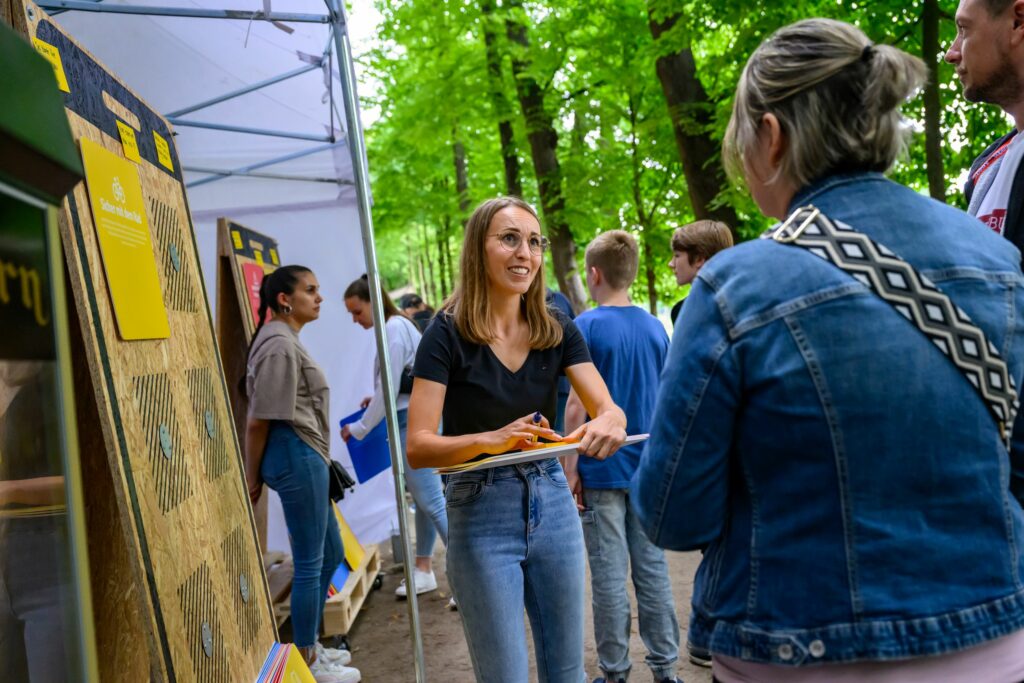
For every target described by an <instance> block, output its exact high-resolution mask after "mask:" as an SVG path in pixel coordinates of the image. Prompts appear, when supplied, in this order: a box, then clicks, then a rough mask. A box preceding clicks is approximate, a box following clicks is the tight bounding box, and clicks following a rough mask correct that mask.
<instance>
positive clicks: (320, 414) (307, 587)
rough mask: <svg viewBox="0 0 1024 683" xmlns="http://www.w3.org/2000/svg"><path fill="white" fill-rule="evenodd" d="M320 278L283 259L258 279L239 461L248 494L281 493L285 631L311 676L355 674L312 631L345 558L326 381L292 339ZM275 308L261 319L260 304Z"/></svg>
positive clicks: (331, 680) (322, 681)
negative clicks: (287, 600) (334, 504)
mask: <svg viewBox="0 0 1024 683" xmlns="http://www.w3.org/2000/svg"><path fill="white" fill-rule="evenodd" d="M321 301H323V297H321V296H320V284H319V283H318V282H317V279H316V276H315V275H313V272H312V271H311V270H309V269H308V268H304V267H302V266H283V267H281V268H278V269H277V270H275V271H274V272H272V273H270V274H268V275H266V276H264V278H263V282H262V283H261V284H260V308H259V321H260V323H259V327H257V328H256V334H255V336H254V337H253V341H252V346H251V347H250V348H249V355H248V363H247V366H246V376H245V384H246V395H247V396H248V397H249V413H248V421H247V424H246V432H245V471H246V479H247V480H248V482H249V498H250V499H251V500H252V502H253V503H254V504H255V503H256V501H257V500H259V497H260V493H261V491H262V489H263V484H264V483H266V484H267V486H269V487H270V488H272V489H274V490H275V491H276V492H277V494H278V496H279V497H280V498H281V507H282V509H283V510H284V519H285V523H286V524H287V525H288V537H289V539H290V540H291V545H292V559H293V561H294V564H295V578H294V579H293V581H292V599H291V610H292V631H293V633H294V640H295V645H296V646H297V647H299V649H300V651H301V652H302V654H303V656H304V657H305V659H306V662H307V663H309V665H310V671H312V673H313V677H314V678H315V679H316V680H317V683H352V682H355V681H359V680H360V675H359V671H358V670H356V669H352V668H350V667H347V666H345V664H348V663H349V661H350V660H351V656H350V655H349V653H348V652H346V651H344V650H330V649H325V648H323V647H322V646H321V645H320V643H319V642H318V641H317V633H318V632H319V629H320V617H321V616H322V613H323V607H324V602H325V601H326V599H327V587H328V585H329V584H330V581H331V575H332V574H334V570H335V569H337V567H338V565H339V564H340V563H341V562H342V561H343V560H344V559H345V553H344V549H343V548H342V545H341V535H340V534H339V532H338V522H337V520H335V518H334V515H333V514H332V511H331V506H330V504H329V497H328V473H327V467H328V465H327V464H328V462H329V460H330V455H329V452H330V446H329V444H330V441H329V439H330V435H329V432H328V428H327V420H328V417H327V415H328V401H329V393H330V392H329V389H328V387H327V378H326V377H325V376H324V372H323V370H321V369H320V366H319V365H317V364H316V363H315V362H314V361H313V359H312V358H311V357H310V355H309V352H307V351H306V349H305V347H303V346H302V343H301V342H300V341H299V331H300V330H302V328H303V326H305V325H306V323H309V322H312V321H314V320H316V319H317V318H319V317H320V302H321ZM268 309H269V310H270V311H272V312H273V316H272V317H271V319H270V320H269V321H268V322H266V324H264V321H265V320H266V316H267V310H268Z"/></svg>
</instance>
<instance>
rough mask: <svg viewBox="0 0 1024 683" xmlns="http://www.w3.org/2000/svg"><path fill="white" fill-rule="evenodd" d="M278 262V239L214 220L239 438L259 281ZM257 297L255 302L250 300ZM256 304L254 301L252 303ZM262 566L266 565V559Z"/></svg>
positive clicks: (225, 353)
mask: <svg viewBox="0 0 1024 683" xmlns="http://www.w3.org/2000/svg"><path fill="white" fill-rule="evenodd" d="M279 265H281V257H280V255H279V252H278V245H277V241H276V240H275V239H274V238H272V237H268V236H267V235H264V234H262V233H259V232H256V231H255V230H252V229H251V228H247V227H245V226H244V225H240V224H238V223H236V222H234V221H232V220H231V219H229V218H218V219H217V344H218V345H219V348H220V358H221V362H222V363H223V365H224V379H225V381H226V382H227V386H228V396H229V397H230V399H231V410H232V412H233V413H234V416H235V430H236V433H237V434H238V438H239V440H243V446H244V439H245V422H246V414H247V413H248V412H249V402H248V400H247V399H246V397H245V394H244V393H243V392H241V391H239V383H240V382H241V381H242V380H243V378H244V377H245V366H246V361H247V358H246V354H247V352H248V349H249V343H250V342H251V341H252V337H253V335H254V334H255V333H256V322H257V319H256V309H257V308H258V306H259V285H260V282H261V281H262V277H263V275H264V274H266V273H270V272H273V271H274V269H276V268H277V267H278V266H279ZM254 300H255V301H254ZM254 304H255V305H254ZM267 498H268V496H266V495H263V496H260V500H259V502H258V503H257V504H256V507H255V508H254V509H253V513H254V514H255V516H256V531H257V533H258V534H259V538H260V549H261V550H262V551H263V552H264V553H266V551H267ZM264 565H265V566H269V565H268V564H267V562H266V560H264Z"/></svg>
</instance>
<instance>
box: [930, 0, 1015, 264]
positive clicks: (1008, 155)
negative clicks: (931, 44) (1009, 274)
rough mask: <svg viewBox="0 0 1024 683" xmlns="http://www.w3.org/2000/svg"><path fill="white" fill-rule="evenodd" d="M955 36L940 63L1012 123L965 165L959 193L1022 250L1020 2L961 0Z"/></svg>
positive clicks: (969, 93) (973, 96)
mask: <svg viewBox="0 0 1024 683" xmlns="http://www.w3.org/2000/svg"><path fill="white" fill-rule="evenodd" d="M956 25H957V36H956V40H954V41H953V44H952V45H951V46H950V47H949V50H948V51H947V52H946V57H945V58H946V61H947V62H949V63H950V64H953V65H954V66H955V67H956V73H957V76H958V77H959V78H960V82H961V84H962V85H963V90H964V97H965V98H966V99H967V100H968V101H970V102H986V103H989V104H996V105H998V106H999V107H1001V108H1002V109H1003V111H1005V112H1006V113H1007V114H1009V115H1010V116H1011V117H1013V119H1014V123H1015V127H1014V129H1013V130H1012V131H1010V132H1009V133H1008V134H1007V135H1005V136H1003V137H1002V138H1000V139H999V140H996V141H995V142H994V143H993V144H992V145H991V146H990V147H989V148H988V149H986V150H985V151H984V152H983V153H982V154H981V156H979V157H978V158H977V159H976V160H975V161H974V164H972V166H971V171H970V174H969V175H968V178H967V183H966V185H965V187H964V192H965V194H966V196H967V201H968V213H970V214H971V215H974V216H977V217H978V218H979V219H980V220H981V221H982V222H983V223H985V224H986V225H987V226H989V227H990V228H991V229H992V230H994V231H995V232H997V233H999V234H1000V235H1003V236H1004V237H1006V238H1007V239H1008V240H1010V241H1011V242H1013V243H1014V244H1016V245H1017V247H1018V248H1019V249H1022V251H1024V174H1022V173H1021V164H1020V161H1021V158H1022V157H1024V140H1021V139H1018V138H1019V136H1018V135H1017V132H1018V131H1020V130H1021V127H1022V126H1024V0H961V2H960V6H959V7H958V8H957V12H956Z"/></svg>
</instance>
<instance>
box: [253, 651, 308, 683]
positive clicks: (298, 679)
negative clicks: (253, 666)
mask: <svg viewBox="0 0 1024 683" xmlns="http://www.w3.org/2000/svg"><path fill="white" fill-rule="evenodd" d="M256 683H316V679H315V678H313V674H311V673H310V672H309V667H308V666H306V661H305V660H304V659H303V658H302V655H301V654H299V651H298V649H297V648H296V647H295V646H294V645H291V644H289V645H283V644H281V643H274V645H273V646H272V647H271V648H270V654H268V655H267V661H265V662H264V663H263V668H262V669H260V675H259V676H258V677H257V678H256Z"/></svg>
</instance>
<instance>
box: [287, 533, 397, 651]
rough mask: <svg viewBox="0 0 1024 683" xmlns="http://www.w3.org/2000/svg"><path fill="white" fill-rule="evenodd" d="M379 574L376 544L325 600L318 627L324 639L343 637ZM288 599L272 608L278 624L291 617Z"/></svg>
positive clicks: (350, 627)
mask: <svg viewBox="0 0 1024 683" xmlns="http://www.w3.org/2000/svg"><path fill="white" fill-rule="evenodd" d="M378 574H380V550H378V549H377V546H376V545H372V546H370V547H368V548H367V549H366V556H365V557H364V558H363V561H362V563H360V565H359V566H358V567H356V568H355V569H353V570H352V571H351V572H350V573H349V575H348V580H347V581H345V585H344V586H343V587H342V589H341V591H339V592H338V593H335V594H334V595H333V596H331V598H330V599H328V600H327V604H326V605H325V606H324V618H323V620H322V622H321V625H320V631H321V634H322V635H325V636H342V635H346V634H347V633H348V632H349V631H350V630H351V629H352V624H354V623H355V621H356V618H357V617H358V616H359V610H360V609H361V608H362V606H363V603H364V602H365V601H366V596H368V595H369V594H370V591H371V590H373V589H375V588H378V587H379V585H376V586H375V585H374V582H375V581H376V580H377V575H378ZM291 606H292V605H291V596H290V595H289V597H288V598H287V599H286V600H284V601H282V602H281V603H279V604H276V605H274V614H275V616H276V617H277V623H278V625H280V624H282V623H284V620H285V619H287V618H288V616H289V615H290V614H291Z"/></svg>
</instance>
